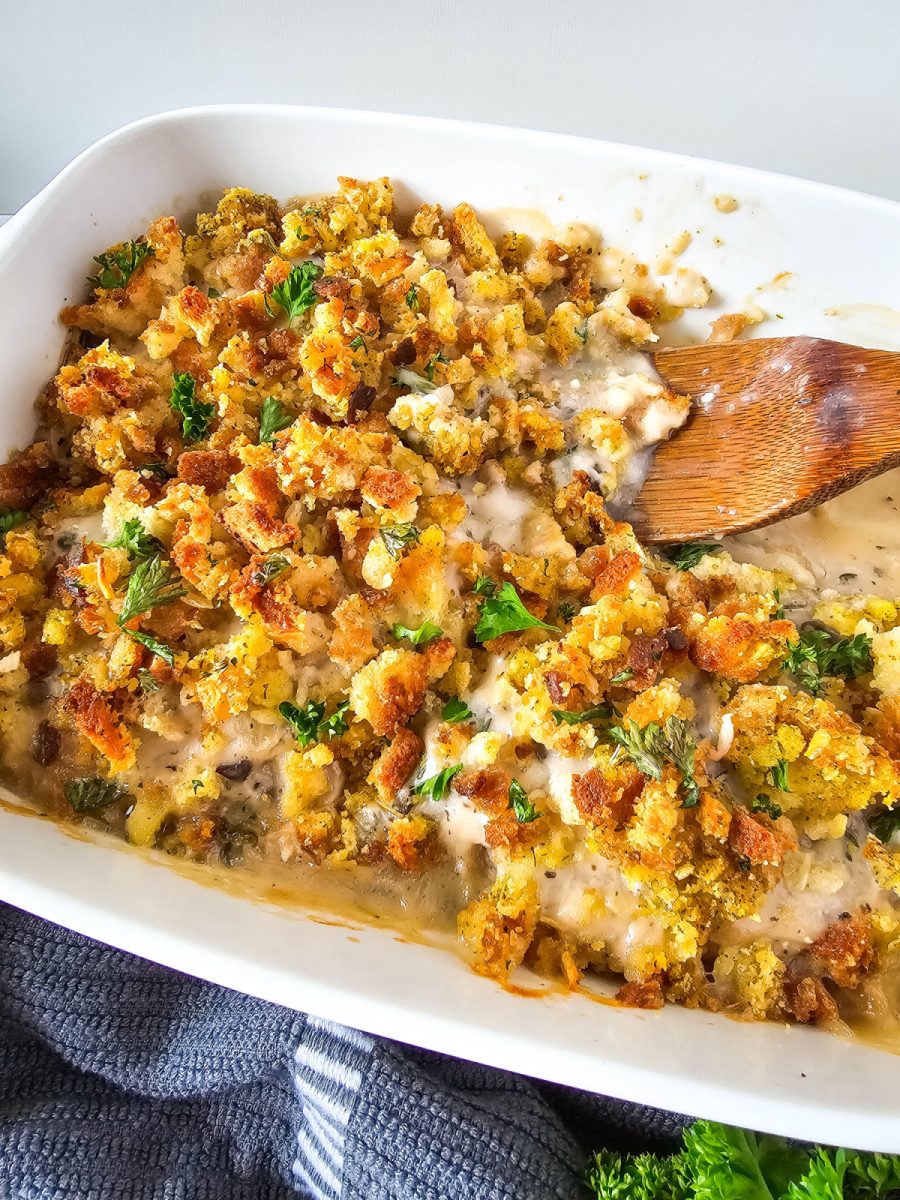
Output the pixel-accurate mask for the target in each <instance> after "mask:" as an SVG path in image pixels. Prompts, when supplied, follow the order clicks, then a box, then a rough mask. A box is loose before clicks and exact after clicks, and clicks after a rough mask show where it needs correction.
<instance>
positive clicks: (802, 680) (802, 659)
mask: <svg viewBox="0 0 900 1200" xmlns="http://www.w3.org/2000/svg"><path fill="white" fill-rule="evenodd" d="M787 649H788V652H787V657H786V658H785V660H784V665H785V667H786V669H787V670H788V671H790V672H791V673H792V674H793V675H794V676H795V677H796V679H797V682H798V684H799V685H800V687H802V688H803V689H804V690H805V691H807V692H809V693H810V694H811V695H813V696H818V694H819V692H820V690H821V687H822V680H823V679H824V678H825V676H827V675H831V676H838V677H840V678H842V679H855V678H856V677H857V676H858V675H865V674H867V673H868V672H869V671H871V670H872V639H871V638H870V637H867V636H866V634H864V633H856V634H854V635H853V636H852V637H839V636H838V635H837V634H836V633H830V632H829V631H828V630H827V629H803V630H801V632H800V637H799V640H798V641H796V642H789V643H788V648H787Z"/></svg>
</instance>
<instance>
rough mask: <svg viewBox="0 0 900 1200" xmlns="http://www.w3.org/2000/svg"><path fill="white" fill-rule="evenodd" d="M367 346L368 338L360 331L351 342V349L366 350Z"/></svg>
mask: <svg viewBox="0 0 900 1200" xmlns="http://www.w3.org/2000/svg"><path fill="white" fill-rule="evenodd" d="M365 348H366V339H365V338H364V337H363V335H362V334H361V333H358V334H357V335H356V337H355V338H354V339H353V341H352V342H351V343H350V349H351V350H365Z"/></svg>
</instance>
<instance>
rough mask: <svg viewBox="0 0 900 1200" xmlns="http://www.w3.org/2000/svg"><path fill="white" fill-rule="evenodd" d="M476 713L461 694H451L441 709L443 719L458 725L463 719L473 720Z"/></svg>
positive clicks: (450, 723)
mask: <svg viewBox="0 0 900 1200" xmlns="http://www.w3.org/2000/svg"><path fill="white" fill-rule="evenodd" d="M474 719H475V714H474V713H473V712H472V710H471V708H469V706H468V704H466V702H465V700H460V698H459V696H451V697H450V699H449V700H448V701H447V703H446V704H445V705H444V707H443V708H442V709H441V720H442V721H446V722H447V723H448V724H449V725H458V724H459V723H460V722H461V721H473V720H474Z"/></svg>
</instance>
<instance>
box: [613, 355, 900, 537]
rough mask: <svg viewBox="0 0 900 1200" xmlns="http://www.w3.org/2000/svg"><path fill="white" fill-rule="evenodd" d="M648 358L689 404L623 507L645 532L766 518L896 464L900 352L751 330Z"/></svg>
mask: <svg viewBox="0 0 900 1200" xmlns="http://www.w3.org/2000/svg"><path fill="white" fill-rule="evenodd" d="M654 363H655V366H656V369H657V371H658V372H659V374H660V375H661V376H662V378H663V379H664V380H665V382H666V384H667V385H668V386H669V387H670V388H671V389H672V390H673V391H674V392H678V393H680V394H681V395H688V396H690V397H691V398H692V407H691V415H690V416H689V417H688V420H687V423H686V424H685V425H684V426H683V427H682V428H681V429H680V430H677V431H676V432H675V433H674V434H673V436H672V437H671V438H670V439H669V441H667V442H664V443H663V444H662V445H661V446H660V447H659V448H658V450H657V451H656V453H655V455H654V458H653V461H652V463H651V466H650V472H649V474H648V476H647V479H646V480H645V482H644V485H643V487H642V488H641V491H640V492H639V493H638V495H637V497H636V499H635V500H634V503H633V508H632V511H631V512H629V513H628V519H629V520H630V521H631V522H632V524H633V525H634V527H635V531H636V532H637V534H638V536H639V537H640V538H642V539H643V540H644V541H648V542H687V541H694V540H696V539H698V538H708V537H716V536H719V535H721V534H725V533H736V532H739V531H741V530H744V529H755V528H756V527H757V526H760V525H769V524H771V523H772V522H773V521H781V520H783V519H784V518H785V517H790V516H794V515H795V514H796V513H801V512H805V511H806V510H807V509H809V508H814V507H815V506H816V505H817V504H821V503H822V502H823V501H824V500H829V499H831V497H832V496H837V495H839V494H840V493H841V492H845V491H847V489H848V488H852V487H855V486H856V484H858V483H862V482H863V480H865V479H869V478H870V477H871V476H873V475H878V474H880V473H881V472H882V471H887V470H888V469H889V468H890V467H895V466H897V465H898V464H900V354H892V353H889V352H888V351H886V350H864V349H862V348H861V347H859V346H848V345H846V344H844V343H843V342H828V341H823V340H821V339H819V338H811V337H792V338H759V339H751V340H750V341H746V342H729V343H726V344H724V345H722V344H719V345H716V344H710V343H706V344H704V345H700V346H686V347H683V348H678V349H673V350H660V351H658V352H657V353H656V354H655V355H654Z"/></svg>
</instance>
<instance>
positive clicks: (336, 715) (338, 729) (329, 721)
mask: <svg viewBox="0 0 900 1200" xmlns="http://www.w3.org/2000/svg"><path fill="white" fill-rule="evenodd" d="M349 707H350V701H349V700H343V701H342V702H341V703H340V704H339V705H338V706H337V708H336V709H335V710H334V712H333V713H332V714H331V716H330V717H326V718H325V720H324V721H322V722H321V723H320V725H319V737H320V738H321V737H322V735H323V733H327V734H328V737H329V739H331V738H334V737H340V736H341V734H342V733H346V732H347V730H348V729H349V728H350V726H349V725H348V724H347V717H346V713H347V709H348V708H349Z"/></svg>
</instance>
